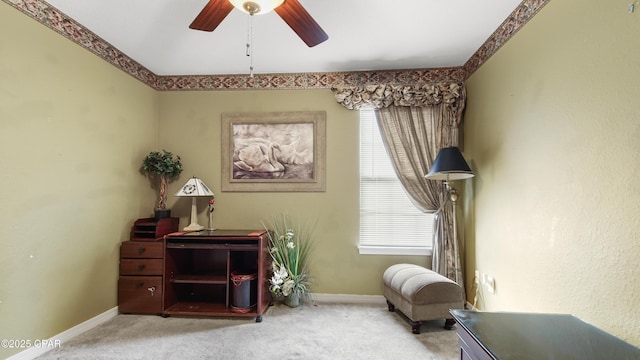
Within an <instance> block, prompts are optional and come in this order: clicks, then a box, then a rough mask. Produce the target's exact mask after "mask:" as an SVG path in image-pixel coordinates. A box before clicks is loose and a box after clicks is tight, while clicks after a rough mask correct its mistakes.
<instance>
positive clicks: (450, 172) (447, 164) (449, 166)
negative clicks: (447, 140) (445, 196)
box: [425, 146, 474, 181]
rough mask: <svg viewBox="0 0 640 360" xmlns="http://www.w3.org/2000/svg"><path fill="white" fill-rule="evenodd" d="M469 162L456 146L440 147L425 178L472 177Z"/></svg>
mask: <svg viewBox="0 0 640 360" xmlns="http://www.w3.org/2000/svg"><path fill="white" fill-rule="evenodd" d="M473 176H474V174H473V172H472V171H471V168H470V167H469V164H467V162H466V161H465V160H464V157H463V156H462V153H461V152H460V149H458V147H456V146H452V147H446V148H442V149H440V152H438V156H436V160H435V161H434V162H433V165H431V169H429V173H428V174H427V175H425V178H427V179H429V180H447V181H449V180H462V179H468V178H471V177H473Z"/></svg>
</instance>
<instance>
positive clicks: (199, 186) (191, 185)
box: [175, 176, 214, 196]
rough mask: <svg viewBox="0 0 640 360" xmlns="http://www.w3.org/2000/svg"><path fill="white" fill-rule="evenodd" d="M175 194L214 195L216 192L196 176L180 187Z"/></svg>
mask: <svg viewBox="0 0 640 360" xmlns="http://www.w3.org/2000/svg"><path fill="white" fill-rule="evenodd" d="M175 196H214V194H213V191H211V190H210V189H209V187H208V186H207V185H206V184H205V183H204V181H202V180H200V179H198V178H197V177H195V176H194V177H192V178H191V179H189V181H187V183H186V184H184V186H182V188H180V190H179V191H178V192H177V193H176V195H175Z"/></svg>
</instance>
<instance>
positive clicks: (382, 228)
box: [358, 109, 433, 255]
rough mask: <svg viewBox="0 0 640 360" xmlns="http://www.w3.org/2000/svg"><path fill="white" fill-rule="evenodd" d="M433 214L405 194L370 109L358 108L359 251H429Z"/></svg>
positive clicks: (390, 253)
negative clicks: (427, 212) (426, 212)
mask: <svg viewBox="0 0 640 360" xmlns="http://www.w3.org/2000/svg"><path fill="white" fill-rule="evenodd" d="M432 233H433V215H432V214H425V213H423V212H421V211H420V210H418V209H417V208H416V207H415V206H414V205H413V204H412V203H411V200H409V198H408V197H407V195H406V193H405V192H404V190H403V188H402V184H400V180H399V179H398V177H397V176H396V173H395V171H394V170H393V165H392V164H391V160H390V159H389V156H388V155H387V151H386V150H385V148H384V144H383V143H382V137H381V136H380V131H379V129H378V124H377V123H376V119H375V112H374V111H373V110H371V109H363V110H360V241H359V246H358V249H359V251H360V254H388V255H430V254H431V237H432Z"/></svg>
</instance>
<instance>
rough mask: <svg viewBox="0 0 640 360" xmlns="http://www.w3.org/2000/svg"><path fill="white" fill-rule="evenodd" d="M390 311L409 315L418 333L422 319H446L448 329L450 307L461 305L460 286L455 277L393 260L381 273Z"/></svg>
mask: <svg viewBox="0 0 640 360" xmlns="http://www.w3.org/2000/svg"><path fill="white" fill-rule="evenodd" d="M382 279H383V282H384V290H383V294H384V297H385V298H386V299H387V305H388V306H389V311H391V312H393V311H395V310H396V309H398V311H400V312H401V313H402V314H404V315H405V316H406V317H407V318H409V323H410V324H411V330H412V331H413V333H414V334H419V333H420V326H421V325H422V321H423V320H436V319H446V320H445V324H444V328H445V329H447V330H451V328H452V327H453V325H454V324H455V321H454V320H453V319H452V318H451V315H450V314H449V309H463V308H464V298H463V292H462V288H461V287H460V286H459V285H458V284H456V282H455V281H452V280H450V279H447V278H446V277H444V276H442V275H440V274H438V273H436V272H434V271H431V270H428V269H425V268H423V267H422V266H418V265H413V264H396V265H392V266H390V267H389V268H388V269H387V270H385V272H384V275H383V276H382Z"/></svg>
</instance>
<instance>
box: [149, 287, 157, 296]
mask: <svg viewBox="0 0 640 360" xmlns="http://www.w3.org/2000/svg"><path fill="white" fill-rule="evenodd" d="M147 290H149V292H151V296H153V294H154V293H155V292H156V287H155V286H152V287H150V288H147Z"/></svg>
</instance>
